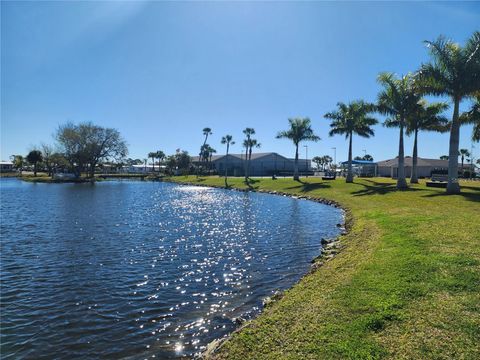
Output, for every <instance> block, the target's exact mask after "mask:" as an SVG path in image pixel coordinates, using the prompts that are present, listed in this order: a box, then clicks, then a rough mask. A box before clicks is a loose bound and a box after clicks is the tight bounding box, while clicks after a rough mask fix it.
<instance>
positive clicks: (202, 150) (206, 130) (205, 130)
mask: <svg viewBox="0 0 480 360" xmlns="http://www.w3.org/2000/svg"><path fill="white" fill-rule="evenodd" d="M202 132H203V136H205V139H204V140H203V144H202V146H200V154H199V156H198V160H199V162H200V163H201V162H204V161H206V160H207V158H205V156H204V155H205V145H206V144H207V140H208V136H209V135H212V134H213V133H212V129H210V128H209V127H205V128H203V130H202ZM197 176H198V172H197Z"/></svg>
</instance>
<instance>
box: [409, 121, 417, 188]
mask: <svg viewBox="0 0 480 360" xmlns="http://www.w3.org/2000/svg"><path fill="white" fill-rule="evenodd" d="M417 137H418V130H415V137H414V140H413V155H412V177H411V178H410V184H418V173H417V162H418V150H417Z"/></svg>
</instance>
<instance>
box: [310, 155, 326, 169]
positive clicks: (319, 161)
mask: <svg viewBox="0 0 480 360" xmlns="http://www.w3.org/2000/svg"><path fill="white" fill-rule="evenodd" d="M324 161H325V159H324V157H323V156H314V157H313V158H312V162H313V163H314V164H315V166H316V168H317V170H320V167H322V170H323V169H324Z"/></svg>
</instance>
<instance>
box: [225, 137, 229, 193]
mask: <svg viewBox="0 0 480 360" xmlns="http://www.w3.org/2000/svg"><path fill="white" fill-rule="evenodd" d="M229 147H230V143H228V142H227V154H226V155H225V186H228V185H227V176H228V148H229Z"/></svg>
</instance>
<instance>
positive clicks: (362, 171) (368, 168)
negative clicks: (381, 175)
mask: <svg viewBox="0 0 480 360" xmlns="http://www.w3.org/2000/svg"><path fill="white" fill-rule="evenodd" d="M342 168H343V173H345V174H346V172H347V168H348V161H344V162H342ZM352 170H353V173H354V174H355V175H357V176H360V177H371V176H377V163H376V162H373V161H368V160H352Z"/></svg>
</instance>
